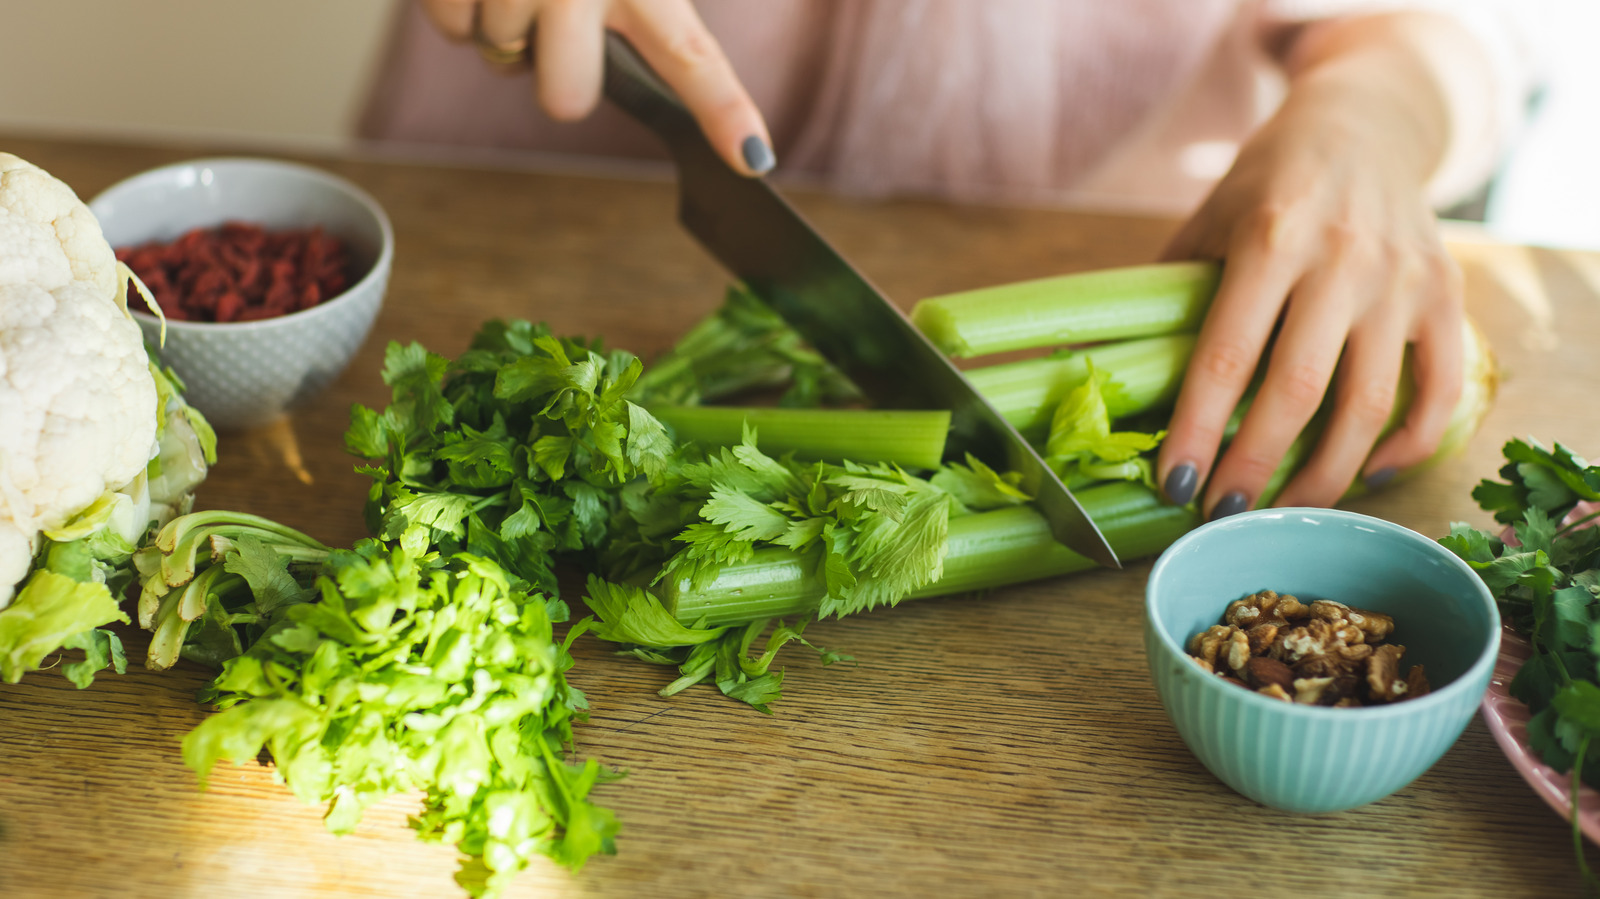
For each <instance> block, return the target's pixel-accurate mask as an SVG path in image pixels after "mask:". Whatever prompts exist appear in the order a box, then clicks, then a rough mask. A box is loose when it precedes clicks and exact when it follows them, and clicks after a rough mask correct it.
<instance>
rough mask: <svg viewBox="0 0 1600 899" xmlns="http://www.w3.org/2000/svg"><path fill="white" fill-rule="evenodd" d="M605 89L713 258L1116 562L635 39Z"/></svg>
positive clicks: (884, 398)
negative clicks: (1013, 477)
mask: <svg viewBox="0 0 1600 899" xmlns="http://www.w3.org/2000/svg"><path fill="white" fill-rule="evenodd" d="M605 95H606V98H607V99H609V100H610V101H611V102H612V103H614V104H616V105H617V106H618V107H620V108H621V109H622V110H623V111H625V112H627V113H628V114H630V115H632V116H633V117H634V118H635V119H637V120H639V122H641V123H642V124H644V125H645V126H646V127H648V128H650V129H651V130H652V131H654V132H656V134H657V135H659V136H660V137H661V139H662V140H663V141H665V142H666V144H667V148H668V149H669V150H670V151H671V153H672V156H673V160H674V161H675V162H676V164H677V168H678V190H679V217H680V219H681V220H682V222H683V225H684V227H685V228H686V229H688V231H689V233H690V234H693V235H694V236H695V238H696V239H698V240H699V241H700V243H701V244H703V245H704V246H705V248H706V249H707V250H708V251H710V253H711V255H712V256H714V257H716V258H717V260H718V261H720V262H721V263H722V264H723V265H724V266H725V267H727V269H728V270H729V271H730V272H732V273H733V274H734V275H735V276H736V277H737V278H738V279H739V280H740V281H742V282H744V285H745V286H746V287H748V288H749V289H750V290H751V292H753V293H754V294H755V295H756V296H759V297H761V298H762V299H763V300H765V301H766V302H767V304H768V305H770V306H771V307H772V308H773V310H774V311H776V312H777V313H778V314H779V315H780V316H782V317H783V319H784V320H785V321H786V322H788V323H789V325H790V326H791V327H793V328H794V329H795V330H796V331H797V332H799V334H800V335H801V336H802V337H804V338H805V339H806V340H807V341H809V342H810V343H811V344H812V346H814V347H815V348H816V349H817V351H818V352H819V353H821V354H822V355H823V356H824V357H826V358H827V359H828V360H829V361H830V362H832V363H833V364H834V365H836V366H838V368H839V369H840V370H841V371H843V372H844V374H845V375H846V376H847V377H849V378H850V380H852V381H854V382H855V384H856V386H858V387H860V388H861V390H862V392H863V393H864V394H866V395H867V396H868V397H869V398H871V399H872V401H873V402H874V404H876V405H878V406H879V407H882V408H889V409H948V410H950V437H949V441H948V442H947V443H946V453H947V454H951V455H954V456H956V457H957V458H961V457H962V456H961V454H963V453H971V454H972V455H973V456H975V457H977V458H978V459H982V460H984V461H985V462H986V463H987V464H989V465H994V464H995V461H996V460H998V459H1002V458H1003V459H1005V462H1006V464H1005V466H1003V467H1005V468H1009V469H1011V470H1013V471H1018V472H1021V474H1022V479H1023V487H1024V489H1026V490H1027V491H1028V492H1030V493H1032V494H1033V496H1034V503H1035V505H1037V506H1038V508H1039V511H1040V512H1041V513H1043V515H1044V517H1045V519H1046V520H1047V521H1049V523H1050V531H1051V533H1052V534H1053V535H1054V536H1055V538H1056V540H1058V541H1060V542H1061V543H1062V544H1064V545H1065V546H1066V547H1067V548H1068V549H1071V550H1072V551H1074V552H1076V553H1078V554H1079V555H1082V556H1085V557H1087V558H1090V559H1093V560H1094V561H1096V562H1098V563H1100V564H1101V565H1105V566H1108V567H1111V568H1121V567H1122V565H1121V563H1120V562H1118V561H1117V554H1116V553H1115V552H1114V551H1113V550H1112V549H1111V545H1110V544H1109V543H1107V542H1106V538H1105V536H1104V535H1103V534H1101V533H1100V529H1099V528H1098V527H1096V526H1095V523H1094V522H1093V521H1092V520H1090V518H1089V516H1088V514H1087V513H1085V512H1084V511H1083V507H1082V506H1081V505H1079V503H1078V500H1077V498H1076V497H1074V496H1073V495H1072V491H1070V490H1068V489H1067V487H1066V485H1065V484H1063V483H1061V479H1060V478H1059V477H1057V476H1056V474H1055V472H1053V471H1051V470H1050V468H1049V466H1047V465H1045V464H1044V460H1043V459H1041V458H1040V457H1039V453H1038V452H1037V451H1035V450H1034V448H1033V447H1032V446H1030V445H1029V444H1028V442H1027V441H1026V440H1024V439H1023V437H1022V435H1021V434H1019V433H1018V432H1017V429H1016V428H1015V427H1012V425H1011V423H1010V422H1008V421H1006V420H1005V418H1004V417H1002V416H1001V415H1000V413H999V412H998V411H996V410H995V408H994V406H992V405H990V403H989V401H988V400H986V399H984V398H983V396H982V395H981V394H979V393H978V391H977V389H976V388H974V387H973V386H972V384H971V382H969V381H968V380H967V378H966V376H965V375H963V374H962V373H961V371H960V370H959V369H957V368H956V367H955V365H954V364H953V363H952V362H951V361H950V360H949V359H948V358H947V357H946V356H945V355H944V354H943V353H942V352H940V351H939V349H938V348H937V347H935V346H934V345H933V343H932V342H930V341H929V340H928V338H927V337H925V336H924V335H923V334H922V332H921V331H918V330H917V329H916V327H915V326H913V325H912V324H911V320H910V319H908V318H907V317H906V315H905V313H903V312H901V311H900V309H899V307H897V306H895V305H894V304H893V303H891V302H889V300H888V298H886V297H885V296H884V295H883V294H882V293H880V292H879V291H878V290H877V288H875V287H873V286H872V285H871V284H869V283H868V282H867V280H866V279H865V278H864V277H862V276H861V274H860V273H859V272H857V271H856V270H855V269H854V268H853V267H852V266H851V265H850V263H848V262H846V261H845V259H844V257H843V256H840V255H839V253H838V252H837V251H836V250H834V249H833V247H831V246H829V245H828V243H827V241H825V240H823V239H822V237H821V236H820V235H818V234H817V232H816V231H814V230H813V229H812V228H811V226H810V225H809V224H807V223H806V221H805V220H804V219H803V218H801V217H800V214H799V213H797V212H796V211H795V210H794V208H793V207H791V206H790V205H789V204H788V202H787V201H785V200H784V199H783V198H782V197H781V196H779V195H778V193H777V192H776V191H774V190H773V189H772V187H771V186H769V185H768V184H767V183H766V181H764V180H761V179H758V178H749V177H746V176H744V175H741V174H739V173H738V172H735V171H733V170H732V169H731V168H729V167H728V165H727V163H725V162H723V161H722V158H721V157H719V156H718V155H717V154H716V152H715V151H714V150H712V148H711V145H710V144H709V143H708V142H707V141H706V139H705V135H704V134H703V133H702V132H701V131H700V126H699V124H698V123H697V122H695V120H694V117H693V116H691V115H690V114H689V111H688V109H687V108H685V107H684V105H683V103H682V102H681V101H680V100H679V99H678V98H677V96H676V95H675V94H674V93H673V92H672V89H671V88H669V87H668V86H667V85H666V84H665V83H664V82H662V81H661V79H660V78H659V77H658V76H657V75H656V74H655V72H654V71H653V70H651V68H650V67H649V65H648V64H646V63H645V62H644V60H643V59H641V58H640V57H639V55H638V53H637V52H635V50H634V49H633V47H632V46H630V45H629V44H628V42H627V41H626V40H624V39H623V38H622V37H621V36H620V35H617V34H616V33H614V32H608V33H607V34H606V60H605Z"/></svg>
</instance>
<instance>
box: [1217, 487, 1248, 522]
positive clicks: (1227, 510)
mask: <svg viewBox="0 0 1600 899" xmlns="http://www.w3.org/2000/svg"><path fill="white" fill-rule="evenodd" d="M1248 508H1250V498H1249V497H1248V496H1245V495H1244V491H1242V490H1232V491H1229V492H1228V493H1227V494H1225V495H1224V496H1223V497H1222V501H1221V502H1218V503H1217V504H1216V505H1215V506H1212V507H1211V520H1212V521H1216V520H1217V519H1219V518H1227V517H1228V516H1229V515H1238V514H1239V513H1240V512H1243V511H1245V510H1246V509H1248Z"/></svg>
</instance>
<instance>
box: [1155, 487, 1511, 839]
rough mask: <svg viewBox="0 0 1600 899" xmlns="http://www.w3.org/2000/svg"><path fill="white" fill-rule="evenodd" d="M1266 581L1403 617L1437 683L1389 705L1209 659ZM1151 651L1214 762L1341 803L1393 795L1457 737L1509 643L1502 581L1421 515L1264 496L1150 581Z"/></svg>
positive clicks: (1179, 545)
mask: <svg viewBox="0 0 1600 899" xmlns="http://www.w3.org/2000/svg"><path fill="white" fill-rule="evenodd" d="M1261 590H1276V591H1277V592H1279V593H1289V594H1293V595H1294V596H1296V597H1298V598H1299V599H1300V600H1301V601H1303V602H1308V603H1309V602H1310V601H1312V600H1314V599H1331V600H1336V601H1338V602H1342V603H1344V604H1345V605H1349V606H1355V607H1357V608H1363V609H1369V610H1372V611H1376V612H1385V613H1387V614H1389V615H1391V616H1393V617H1394V620H1395V632H1394V634H1393V635H1392V636H1391V637H1390V638H1389V642H1391V643H1399V644H1401V645H1403V646H1405V648H1406V652H1405V656H1404V658H1402V660H1401V667H1402V669H1408V668H1409V667H1410V666H1411V665H1413V664H1421V665H1423V666H1424V670H1425V671H1426V672H1427V674H1428V680H1429V682H1430V684H1431V686H1432V691H1431V692H1430V693H1428V695H1426V696H1423V697H1420V698H1417V699H1411V700H1406V701H1402V702H1397V703H1393V704H1389V705H1378V706H1367V707H1363V708H1346V709H1336V708H1328V707H1321V706H1308V705H1296V704H1293V703H1289V702H1284V701H1283V700H1279V699H1272V698H1270V697H1267V696H1263V695H1261V694H1259V693H1255V692H1253V691H1251V690H1248V689H1245V688H1243V687H1240V686H1238V685H1237V684H1231V683H1228V682H1226V681H1224V680H1223V679H1222V678H1220V677H1218V676H1216V675H1214V674H1209V673H1207V672H1206V671H1204V670H1203V669H1202V668H1201V667H1200V666H1199V665H1198V664H1197V663H1196V662H1195V660H1194V659H1192V658H1190V657H1189V655H1188V653H1187V652H1186V651H1185V650H1184V647H1185V646H1186V645H1187V643H1188V640H1189V637H1190V636H1191V635H1193V634H1195V633H1197V632H1199V631H1203V630H1205V629H1206V628H1207V627H1209V626H1211V625H1213V624H1218V623H1221V620H1222V613H1223V610H1224V609H1225V608H1226V607H1227V605H1228V603H1229V602H1231V601H1233V600H1235V599H1239V598H1241V597H1244V596H1248V595H1250V594H1252V593H1255V592H1258V591H1261ZM1144 643H1145V656H1146V659H1147V661H1148V662H1149V665H1150V673H1151V675H1152V676H1153V677H1154V678H1155V684H1156V691H1157V693H1159V694H1160V696H1161V704H1162V706H1163V707H1165V709H1166V711H1167V714H1168V716H1170V717H1171V718H1172V723H1173V724H1174V725H1175V726H1176V727H1177V729H1178V733H1179V735H1181V736H1182V737H1183V740H1184V742H1185V743H1187V744H1188V746H1189V749H1190V751H1192V752H1193V753H1194V754H1195V757H1196V758H1198V759H1199V760H1200V762H1201V764H1203V765H1205V766H1206V768H1208V769H1210V771H1211V773H1213V774H1215V775H1216V776H1217V777H1218V778H1219V779H1221V780H1222V782H1223V783H1225V784H1227V785H1228V786H1230V787H1232V788H1233V789H1235V790H1237V791H1238V792H1240V793H1242V794H1243V795H1245V796H1248V797H1249V798H1251V799H1254V800H1255V801H1257V802H1259V803H1261V804H1263V805H1266V806H1270V807H1272V808H1277V809H1283V810H1286V811H1292V812H1335V811H1342V810H1344V809H1349V808H1355V807H1356V806H1359V805H1365V804H1366V803H1369V802H1373V801H1376V800H1378V799H1382V798H1383V797H1385V796H1388V795H1389V794H1390V793H1393V792H1395V791H1396V790H1399V789H1401V788H1402V787H1404V786H1406V785H1407V784H1409V783H1411V781H1413V780H1415V779H1416V778H1418V777H1419V776H1421V775H1422V773H1423V772H1424V771H1427V770H1428V769H1429V768H1430V767H1432V766H1433V763H1434V762H1436V761H1438V760H1439V757H1440V756H1442V755H1444V753H1445V750H1447V749H1449V748H1450V746H1451V745H1452V744H1453V743H1455V741H1456V739H1457V738H1458V737H1460V736H1461V732H1462V730H1463V729H1465V728H1466V726H1467V722H1468V721H1470V720H1471V719H1472V715H1473V713H1474V711H1476V710H1477V708H1478V702H1479V700H1480V699H1482V698H1483V694H1484V691H1485V690H1486V689H1487V688H1488V685H1489V675H1490V673H1491V672H1492V671H1493V670H1494V661H1495V655H1496V652H1497V651H1498V649H1499V645H1500V615H1499V612H1498V610H1497V609H1496V608H1495V603H1494V597H1493V596H1491V595H1490V593H1489V590H1488V588H1486V587H1485V586H1484V585H1483V582H1482V581H1481V580H1479V578H1478V576H1477V574H1475V573H1474V572H1473V570H1472V569H1471V568H1469V567H1467V565H1466V563H1464V562H1462V561H1461V560H1460V559H1458V558H1456V557H1455V555H1453V554H1452V553H1451V552H1450V551H1449V550H1447V549H1445V548H1444V547H1442V546H1440V545H1439V544H1438V543H1436V542H1434V541H1433V540H1430V539H1428V538H1427V537H1424V536H1423V535H1421V534H1418V533H1416V532H1415V531H1411V530H1408V529H1406V528H1403V527H1400V526H1399V525H1397V524H1393V523H1390V522H1387V521H1384V520H1382V519H1378V518H1372V517H1369V516H1366V515H1357V514H1355V513H1353V512H1344V511H1339V510H1336V509H1263V510H1260V511H1256V512H1247V513H1244V514H1242V515H1234V516H1231V517H1229V518H1224V519H1221V520H1219V521H1215V522H1212V523H1210V524H1207V525H1204V526H1202V527H1200V528H1197V529H1195V530H1193V531H1191V532H1189V533H1188V534H1186V535H1185V536H1184V537H1182V538H1181V539H1179V540H1178V542H1176V543H1174V544H1173V545H1172V546H1171V547H1170V548H1168V549H1167V551H1166V552H1165V553H1163V554H1162V555H1161V558H1160V559H1158V560H1157V561H1156V564H1155V567H1154V568H1153V569H1152V570H1151V572H1150V579H1149V581H1148V582H1147V583H1146V586H1145V627H1144Z"/></svg>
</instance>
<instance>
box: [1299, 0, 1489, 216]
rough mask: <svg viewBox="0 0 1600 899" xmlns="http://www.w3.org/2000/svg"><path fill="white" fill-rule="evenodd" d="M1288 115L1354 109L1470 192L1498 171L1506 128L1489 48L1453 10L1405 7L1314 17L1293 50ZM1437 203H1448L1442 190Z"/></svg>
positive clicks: (1392, 146) (1440, 176)
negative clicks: (1493, 170) (1405, 9)
mask: <svg viewBox="0 0 1600 899" xmlns="http://www.w3.org/2000/svg"><path fill="white" fill-rule="evenodd" d="M1284 67H1285V70H1286V71H1287V73H1288V76H1289V83H1290V88H1289V94H1288V97H1287V98H1286V100H1285V108H1284V109H1283V110H1282V112H1281V114H1283V115H1290V116H1299V115H1314V116H1318V117H1323V118H1326V117H1328V116H1330V115H1347V116H1349V117H1350V118H1351V119H1352V124H1355V123H1359V124H1360V128H1361V132H1362V137H1363V138H1371V139H1376V140H1379V141H1381V142H1382V143H1383V144H1385V145H1386V147H1385V149H1386V152H1395V153H1401V154H1404V158H1405V159H1406V161H1407V163H1408V164H1410V165H1413V166H1416V167H1417V174H1418V176H1419V177H1420V178H1421V179H1422V183H1425V184H1426V183H1432V184H1433V185H1434V186H1435V187H1436V188H1442V189H1443V190H1445V191H1453V192H1457V193H1459V192H1461V191H1463V190H1464V189H1466V188H1468V187H1471V186H1476V184H1477V183H1479V182H1481V181H1482V180H1483V179H1484V178H1485V177H1487V176H1488V174H1489V172H1490V170H1491V168H1492V166H1493V164H1494V159H1495V155H1496V153H1497V151H1498V149H1499V147H1500V145H1501V143H1502V134H1501V132H1502V131H1503V130H1504V128H1505V127H1506V124H1505V123H1503V122H1500V121H1498V119H1499V117H1500V112H1499V110H1498V109H1497V104H1496V103H1495V101H1494V98H1495V97H1497V96H1499V88H1500V86H1499V85H1496V84H1495V77H1496V75H1495V71H1496V70H1495V67H1494V65H1493V64H1492V63H1491V60H1490V59H1489V54H1488V50H1487V49H1486V48H1485V47H1484V46H1483V44H1482V42H1480V41H1479V40H1478V38H1477V37H1476V36H1474V35H1473V34H1472V33H1471V32H1470V31H1469V30H1468V29H1467V28H1466V27H1465V26H1464V25H1462V24H1461V23H1460V22H1459V21H1457V20H1455V19H1453V18H1451V17H1450V16H1447V15H1443V14H1438V13H1429V12H1402V13H1390V14H1383V15H1369V16H1352V17H1347V18H1339V19H1330V20H1326V21H1321V22H1315V23H1311V24H1309V25H1306V26H1304V27H1303V28H1301V29H1300V30H1299V31H1298V33H1297V34H1296V35H1295V36H1294V38H1293V39H1292V41H1291V42H1290V43H1289V45H1288V47H1287V48H1286V51H1285V55H1284ZM1435 199H1440V198H1439V197H1438V196H1437V194H1436V195H1435Z"/></svg>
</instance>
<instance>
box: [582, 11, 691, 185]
mask: <svg viewBox="0 0 1600 899" xmlns="http://www.w3.org/2000/svg"><path fill="white" fill-rule="evenodd" d="M605 95H606V99H608V100H610V101H611V102H612V103H615V104H616V105H617V106H618V107H620V108H621V109H622V111H623V112H626V113H628V114H629V115H631V116H633V117H634V118H635V119H638V120H639V122H640V123H641V124H643V125H644V126H645V127H647V128H649V129H650V130H651V131H654V132H655V133H656V134H658V135H660V137H661V139H662V140H664V141H666V143H667V147H668V148H669V149H671V151H672V153H673V155H674V156H677V155H680V154H681V153H683V152H685V151H686V150H687V149H688V148H690V147H693V146H694V145H695V144H697V143H698V144H700V145H703V146H704V147H705V148H706V149H707V150H709V149H710V144H708V143H706V140H705V137H704V135H702V134H701V132H700V124H699V123H698V122H696V121H695V119H694V116H693V115H691V114H690V113H689V110H688V108H687V107H686V106H684V105H683V101H682V100H679V99H678V95H677V94H675V93H673V91H672V88H670V87H668V86H667V83H666V82H665V81H662V80H661V76H659V75H657V74H656V73H655V70H654V69H652V68H650V64H649V63H647V62H645V61H644V57H642V56H640V55H639V51H637V50H635V49H634V48H633V45H632V44H630V43H628V41H627V39H626V38H624V37H623V36H622V35H620V34H617V33H616V32H615V31H607V32H606V62H605Z"/></svg>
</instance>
